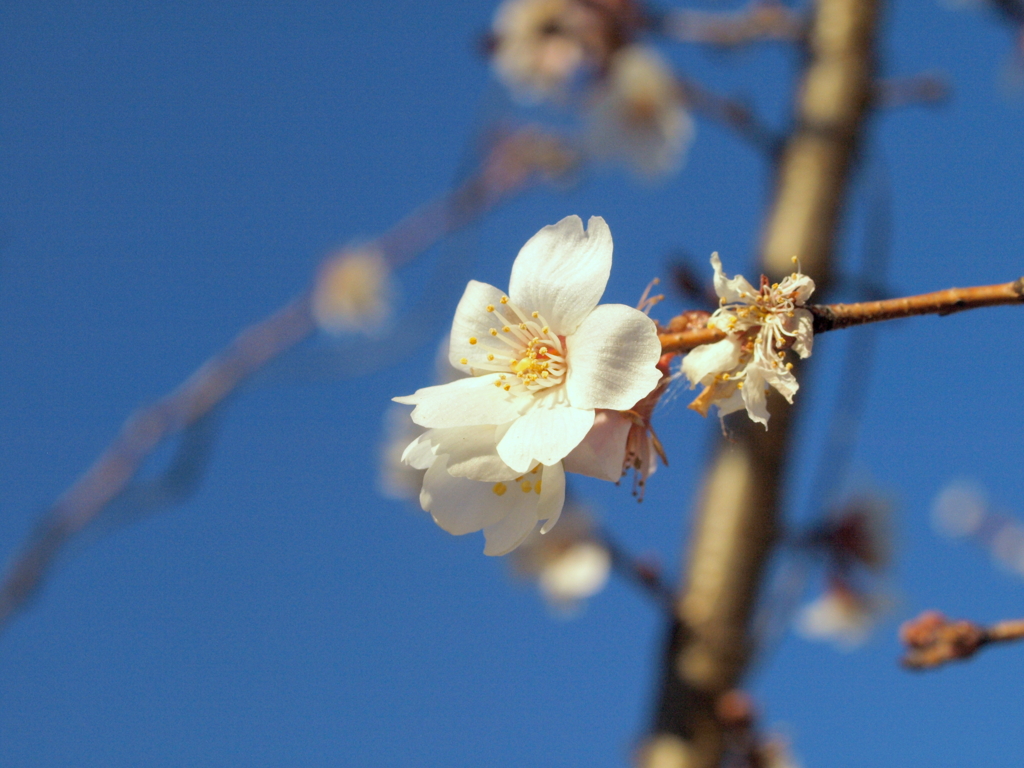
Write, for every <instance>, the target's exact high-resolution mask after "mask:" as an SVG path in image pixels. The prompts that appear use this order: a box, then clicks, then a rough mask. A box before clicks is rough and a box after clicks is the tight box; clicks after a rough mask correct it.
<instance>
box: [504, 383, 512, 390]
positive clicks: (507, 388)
mask: <svg viewBox="0 0 1024 768" xmlns="http://www.w3.org/2000/svg"><path fill="white" fill-rule="evenodd" d="M510 389H512V385H511V384H506V385H505V391H506V392H508V391H509V390H510Z"/></svg>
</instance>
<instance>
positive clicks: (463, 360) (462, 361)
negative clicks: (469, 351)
mask: <svg viewBox="0 0 1024 768" xmlns="http://www.w3.org/2000/svg"><path fill="white" fill-rule="evenodd" d="M459 362H460V363H462V364H463V365H466V364H467V363H469V360H467V359H466V358H462V359H461V360H459Z"/></svg>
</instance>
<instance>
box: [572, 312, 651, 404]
mask: <svg viewBox="0 0 1024 768" xmlns="http://www.w3.org/2000/svg"><path fill="white" fill-rule="evenodd" d="M565 345H566V355H567V359H568V365H569V373H568V375H567V376H566V380H565V389H566V392H567V394H568V395H569V402H570V403H572V405H573V407H574V408H612V409H614V410H627V409H629V408H632V407H633V406H634V405H636V404H637V402H638V401H639V400H641V399H642V398H643V397H644V396H645V395H647V394H649V393H650V391H651V390H652V389H654V388H655V387H656V386H658V382H660V381H661V377H662V374H661V371H659V370H658V369H657V367H656V366H657V364H658V359H659V358H660V357H661V342H660V341H658V331H657V328H656V327H655V325H654V321H652V320H651V319H650V318H649V317H647V315H645V314H644V313H643V312H641V311H640V310H637V309H633V308H632V307H627V306H625V305H624V304H603V305H601V306H600V307H597V309H595V310H594V311H593V312H591V313H590V315H589V316H588V317H587V318H586V319H585V320H584V321H583V322H582V323H581V324H580V327H579V329H578V330H577V331H576V333H574V334H572V335H571V336H569V337H567V338H566V340H565Z"/></svg>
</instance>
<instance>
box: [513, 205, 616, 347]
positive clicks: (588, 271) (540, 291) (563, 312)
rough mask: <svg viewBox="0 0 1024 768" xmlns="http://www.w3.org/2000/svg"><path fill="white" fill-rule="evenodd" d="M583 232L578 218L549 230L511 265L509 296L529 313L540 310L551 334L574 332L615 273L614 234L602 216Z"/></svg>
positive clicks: (592, 219)
mask: <svg viewBox="0 0 1024 768" xmlns="http://www.w3.org/2000/svg"><path fill="white" fill-rule="evenodd" d="M587 226H588V227H589V229H588V231H587V232H586V233H584V231H583V221H582V220H581V219H580V217H579V216H567V217H566V218H564V219H562V220H561V221H560V222H558V223H557V224H553V225H550V226H547V227H544V228H543V229H542V230H541V231H540V232H538V233H537V234H535V235H534V236H533V237H531V238H530V239H529V240H528V241H527V242H526V245H524V246H523V247H522V250H520V251H519V255H518V256H517V257H516V261H515V264H513V265H512V277H511V278H510V279H509V287H508V292H509V297H510V298H511V299H512V301H513V302H514V303H515V304H516V305H518V306H519V307H521V308H522V309H524V310H525V311H527V312H539V313H540V315H541V316H542V317H543V318H544V319H545V320H546V321H547V322H548V324H549V325H550V327H551V330H552V331H553V332H554V333H556V334H558V335H560V336H568V335H569V334H571V333H573V332H574V331H575V330H576V328H577V327H578V326H579V324H580V323H581V322H583V319H584V318H585V317H586V316H587V315H588V314H590V312H591V310H593V309H594V307H596V306H597V302H598V301H599V300H600V299H601V294H603V293H604V288H605V285H606V284H607V283H608V276H609V275H610V274H611V269H612V234H611V231H610V230H609V229H608V225H607V224H606V223H605V221H604V219H602V218H601V217H600V216H591V217H590V221H589V222H588V224H587Z"/></svg>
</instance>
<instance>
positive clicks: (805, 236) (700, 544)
mask: <svg viewBox="0 0 1024 768" xmlns="http://www.w3.org/2000/svg"><path fill="white" fill-rule="evenodd" d="M877 15H878V3H877V2H875V1H874V0H817V2H815V3H814V16H813V19H812V20H811V26H810V29H809V34H808V54H809V55H808V60H807V62H806V65H805V69H804V71H803V72H802V75H801V81H800V83H799V85H798V86H797V88H796V91H795V92H796V93H797V94H798V96H797V116H796V126H795V128H794V130H793V132H792V133H791V134H790V135H789V136H788V138H787V140H786V143H785V145H784V148H783V151H782V153H781V155H780V161H779V166H778V169H777V174H776V180H775V194H774V199H773V201H772V209H771V212H770V214H769V218H768V222H767V226H766V228H765V236H764V241H763V244H762V258H761V269H762V271H763V272H765V273H766V274H768V275H769V276H771V277H775V278H777V277H779V276H782V275H785V274H789V273H790V271H791V269H792V264H791V262H790V258H791V257H792V256H793V255H795V254H796V255H799V256H800V259H801V262H802V265H803V271H804V272H806V273H807V274H809V275H811V277H813V278H814V280H815V281H816V283H818V285H819V288H826V287H827V285H828V283H829V277H830V273H831V264H830V259H831V255H832V250H833V246H834V242H835V238H836V233H837V230H838V222H839V217H840V213H841V210H842V207H843V202H844V200H845V198H846V194H847V186H848V179H849V175H850V170H851V168H852V165H853V162H854V158H855V156H856V152H857V150H858V147H859V145H860V139H861V135H862V133H863V131H864V127H865V121H866V119H867V117H868V114H869V105H870V102H871V98H872V95H873V87H874V70H875V66H874V40H875V37H876V27H877ZM770 408H771V411H772V414H773V416H772V418H773V422H772V429H771V430H769V431H768V432H765V431H764V430H756V429H753V428H752V426H751V423H750V422H747V423H743V422H742V421H741V422H739V423H737V425H736V427H735V429H734V430H733V431H732V434H731V437H730V440H724V441H721V442H720V443H719V446H718V448H717V450H716V452H715V455H714V457H713V458H712V461H711V466H710V467H709V470H708V472H707V475H706V477H705V481H704V487H703V490H702V492H701V495H700V499H699V501H698V504H697V509H696V513H695V521H694V526H693V531H692V534H691V538H690V547H689V548H690V556H689V564H688V567H687V569H686V572H685V576H684V581H683V586H682V589H681V590H680V598H679V600H678V602H677V604H676V622H675V623H674V626H673V628H672V631H671V633H670V637H669V641H668V644H667V648H666V653H665V657H664V666H663V669H662V673H661V692H660V697H659V702H658V706H657V712H656V713H655V723H654V728H653V733H652V735H651V738H650V740H649V742H648V744H647V747H646V749H645V750H644V753H643V755H642V756H641V760H640V763H641V765H642V766H645V768H714V767H715V766H718V765H720V763H721V761H722V758H723V755H724V753H725V749H726V741H727V734H726V733H725V731H724V729H723V727H722V723H721V722H720V721H719V719H718V718H717V717H716V713H715V703H716V701H717V700H718V699H719V697H720V696H721V695H722V694H723V693H725V692H726V691H728V690H731V689H734V688H736V687H737V684H738V683H739V681H740V679H741V678H742V676H743V674H744V673H745V671H746V669H747V666H748V664H749V662H750V659H751V656H752V654H753V651H754V638H753V636H752V632H751V624H752V621H751V619H752V616H753V612H754V607H755V605H756V601H757V598H758V595H759V592H760V589H761V583H762V580H763V578H764V574H765V569H766V565H767V562H768V558H769V556H770V554H771V552H772V550H773V548H774V545H775V542H776V539H777V537H778V528H779V515H780V509H779V508H780V500H781V497H782V484H781V481H782V477H783V475H784V472H785V465H786V453H787V449H788V444H789V433H790V429H791V424H792V415H793V409H792V408H787V407H785V404H784V402H783V401H782V399H781V398H775V399H774V402H773V403H771V404H770ZM776 414H778V416H776ZM776 419H777V421H776Z"/></svg>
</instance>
